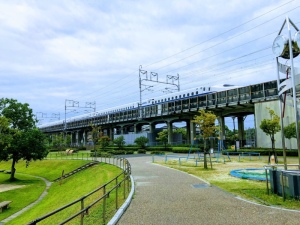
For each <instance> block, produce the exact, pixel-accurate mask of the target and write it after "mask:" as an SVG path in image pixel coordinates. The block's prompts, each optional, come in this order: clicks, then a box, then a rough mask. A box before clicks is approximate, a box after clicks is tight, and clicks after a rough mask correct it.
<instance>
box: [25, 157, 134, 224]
mask: <svg viewBox="0 0 300 225" xmlns="http://www.w3.org/2000/svg"><path fill="white" fill-rule="evenodd" d="M97 160H98V161H100V162H105V163H108V164H113V165H115V166H118V167H120V168H121V169H122V170H123V172H122V173H120V174H119V175H118V176H116V177H115V178H113V179H112V180H110V181H109V182H107V183H105V184H103V185H102V186H100V187H98V188H97V189H95V190H93V191H92V192H90V193H88V194H86V195H84V196H82V197H81V198H79V199H77V200H75V201H73V202H71V203H69V204H67V205H64V206H62V207H60V208H58V209H56V210H54V211H52V212H50V213H48V214H46V215H44V216H42V217H39V218H37V219H35V220H33V221H31V222H29V223H28V225H35V224H38V223H40V222H41V224H42V223H43V224H67V223H68V222H70V221H72V222H70V224H74V223H76V224H81V225H83V224H95V223H97V224H101V223H102V224H106V223H107V221H108V219H109V218H108V216H107V214H108V213H110V212H111V211H113V212H114V213H115V212H116V211H117V210H118V209H119V200H120V198H121V197H123V199H125V198H126V194H127V195H128V193H129V192H130V189H131V185H130V183H131V179H130V175H131V165H130V163H129V162H128V160H127V159H125V158H120V157H109V158H106V157H98V158H97ZM113 195H114V196H115V198H113V197H111V196H113ZM121 195H123V196H121ZM110 197H111V198H110ZM109 199H111V200H110V201H109ZM91 211H92V212H91ZM63 212H65V213H64V215H66V214H68V213H69V212H70V214H68V217H66V216H65V217H66V218H61V217H62V216H61V215H60V214H59V213H61V214H63ZM57 217H59V219H57Z"/></svg>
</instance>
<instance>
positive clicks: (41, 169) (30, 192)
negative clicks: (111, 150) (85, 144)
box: [0, 160, 121, 224]
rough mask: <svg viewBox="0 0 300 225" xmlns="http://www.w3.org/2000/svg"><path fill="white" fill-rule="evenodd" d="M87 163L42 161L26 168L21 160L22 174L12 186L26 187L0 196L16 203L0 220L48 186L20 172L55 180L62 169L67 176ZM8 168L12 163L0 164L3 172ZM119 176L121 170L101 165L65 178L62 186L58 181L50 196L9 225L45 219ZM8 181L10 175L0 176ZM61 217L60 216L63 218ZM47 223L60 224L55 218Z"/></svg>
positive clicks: (52, 187)
mask: <svg viewBox="0 0 300 225" xmlns="http://www.w3.org/2000/svg"><path fill="white" fill-rule="evenodd" d="M87 162H88V161H86V160H43V161H36V162H31V163H30V165H29V167H28V168H26V166H25V162H23V161H20V162H19V163H18V164H17V166H16V169H17V172H19V173H18V174H16V178H17V179H18V180H17V181H16V182H14V183H13V184H14V185H15V184H22V185H24V184H26V186H25V187H24V188H21V189H14V190H11V191H6V192H2V193H1V199H2V200H13V202H12V203H11V207H10V208H9V209H8V210H5V212H4V213H1V214H0V220H2V219H4V218H6V217H8V216H9V215H11V214H13V213H15V212H16V211H19V210H20V209H22V208H23V207H25V206H26V205H28V204H30V203H31V202H33V201H34V200H36V199H37V198H38V197H39V196H40V194H41V193H42V192H43V190H44V189H45V183H44V182H43V181H42V180H40V179H38V178H33V177H28V176H26V175H25V174H20V173H21V172H22V173H25V172H26V174H31V175H34V176H40V177H44V178H46V179H48V180H54V179H56V178H58V177H60V176H61V174H62V171H63V170H64V173H67V172H70V171H72V170H74V169H76V168H78V167H80V166H82V165H84V164H86V163H87ZM9 168H10V162H1V163H0V169H5V170H9ZM120 173H121V169H119V168H117V167H115V166H111V165H108V164H104V163H100V164H98V165H96V166H93V167H91V168H88V169H86V170H83V171H81V172H79V173H77V174H76V175H73V176H71V177H69V178H66V179H64V180H63V181H62V182H61V183H60V182H55V183H53V184H52V186H51V188H50V189H49V193H48V195H46V197H45V198H44V199H43V200H42V201H41V202H40V203H39V204H37V205H36V206H34V207H33V208H32V209H30V210H28V211H26V212H25V213H23V214H21V215H20V216H19V217H17V218H16V219H14V220H12V221H10V222H8V223H7V224H26V223H28V222H30V221H32V220H34V219H36V218H37V217H40V216H43V215H45V214H46V213H49V212H51V211H53V210H55V209H57V208H59V207H61V206H63V205H66V204H68V203H70V202H71V201H74V200H76V199H78V198H80V197H81V196H83V195H85V194H87V193H89V192H91V191H92V190H94V189H96V188H97V187H99V186H101V185H103V184H104V183H106V182H108V181H109V180H111V179H112V178H113V177H115V176H116V175H118V174H120ZM8 179H9V174H2V173H0V182H1V184H3V183H9V181H8ZM98 195H99V193H98ZM65 213H66V214H67V215H68V213H69V212H67V211H66V212H65ZM59 217H61V215H60V216H59ZM52 222H53V223H52ZM47 224H57V222H55V220H53V219H52V220H51V221H50V222H49V221H48V222H47Z"/></svg>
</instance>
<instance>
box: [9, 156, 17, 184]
mask: <svg viewBox="0 0 300 225" xmlns="http://www.w3.org/2000/svg"><path fill="white" fill-rule="evenodd" d="M15 164H16V160H15V159H14V158H13V160H12V164H11V173H10V181H14V180H15V172H16V169H15Z"/></svg>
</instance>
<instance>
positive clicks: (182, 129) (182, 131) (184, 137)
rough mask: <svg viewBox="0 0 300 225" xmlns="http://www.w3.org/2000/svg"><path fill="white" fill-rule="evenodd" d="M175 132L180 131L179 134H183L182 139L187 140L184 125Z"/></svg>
mask: <svg viewBox="0 0 300 225" xmlns="http://www.w3.org/2000/svg"><path fill="white" fill-rule="evenodd" d="M174 133H179V134H182V139H183V140H186V139H187V138H186V137H187V134H186V128H183V127H180V128H176V129H175V130H174Z"/></svg>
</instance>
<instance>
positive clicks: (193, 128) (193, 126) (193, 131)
mask: <svg viewBox="0 0 300 225" xmlns="http://www.w3.org/2000/svg"><path fill="white" fill-rule="evenodd" d="M189 126H190V143H193V141H194V138H195V137H196V124H195V123H194V122H192V121H191V120H190V122H189Z"/></svg>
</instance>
